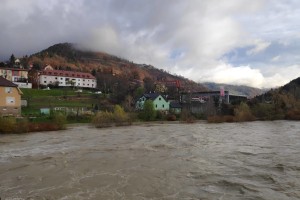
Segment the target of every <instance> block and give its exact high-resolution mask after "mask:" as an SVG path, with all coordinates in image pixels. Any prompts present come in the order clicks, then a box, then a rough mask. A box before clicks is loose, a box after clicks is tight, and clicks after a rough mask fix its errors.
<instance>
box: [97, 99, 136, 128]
mask: <svg viewBox="0 0 300 200" xmlns="http://www.w3.org/2000/svg"><path fill="white" fill-rule="evenodd" d="M92 123H93V124H94V125H95V126H96V127H97V128H103V127H109V126H113V125H116V126H122V125H130V124H131V118H130V117H129V115H128V114H127V113H126V112H125V111H124V109H123V108H122V107H121V106H119V105H116V106H115V107H114V111H113V112H109V111H101V112H98V113H97V114H96V115H95V117H94V118H93V120H92Z"/></svg>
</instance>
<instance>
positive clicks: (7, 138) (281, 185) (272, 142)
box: [0, 121, 300, 200]
mask: <svg viewBox="0 0 300 200" xmlns="http://www.w3.org/2000/svg"><path fill="white" fill-rule="evenodd" d="M0 198H1V199H2V200H13V199H14V200H23V199H26V200H35V199H38V200H40V199H45V200H46V199H47V200H52V199H53V200H57V199H60V200H76V199H95V200H96V199H97V200H98V199H104V200H109V199H116V200H117V199H118V200H119V199H123V200H140V199H141V200H144V199H145V200H150V199H151V200H158V199H166V200H171V199H186V200H192V199H201V200H202V199H216V200H225V199H228V200H235V199H243V200H244V199H246V200H250V199H253V200H266V199H268V200H277V199H278V200H285V199H288V200H294V199H300V123H299V122H292V121H273V122H250V123H227V124H207V123H205V122H200V123H195V124H168V123H166V124H147V125H138V126H129V127H116V128H107V129H96V128H93V127H89V126H87V125H83V126H77V127H76V126H74V127H70V128H69V129H68V130H65V131H58V132H41V133H32V134H24V135H2V136H0Z"/></svg>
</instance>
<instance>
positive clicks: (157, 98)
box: [135, 93, 170, 111]
mask: <svg viewBox="0 0 300 200" xmlns="http://www.w3.org/2000/svg"><path fill="white" fill-rule="evenodd" d="M146 100H152V101H153V106H154V109H155V110H159V111H169V109H170V102H168V101H167V100H166V99H165V98H164V97H163V96H162V95H160V94H157V93H151V94H144V95H143V96H142V97H141V98H139V99H138V101H137V102H136V104H135V109H136V110H143V109H144V104H145V101H146Z"/></svg>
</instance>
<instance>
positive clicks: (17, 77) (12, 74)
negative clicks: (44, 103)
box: [0, 68, 32, 88]
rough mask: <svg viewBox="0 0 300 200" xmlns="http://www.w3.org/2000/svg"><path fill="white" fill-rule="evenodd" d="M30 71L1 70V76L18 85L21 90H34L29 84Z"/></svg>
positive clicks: (16, 69) (19, 69) (17, 69)
mask: <svg viewBox="0 0 300 200" xmlns="http://www.w3.org/2000/svg"><path fill="white" fill-rule="evenodd" d="M28 71H29V70H28V69H22V68H0V76H2V77H4V78H6V79H7V80H9V81H11V82H13V83H14V84H17V85H18V86H19V87H20V88H32V84H31V83H28Z"/></svg>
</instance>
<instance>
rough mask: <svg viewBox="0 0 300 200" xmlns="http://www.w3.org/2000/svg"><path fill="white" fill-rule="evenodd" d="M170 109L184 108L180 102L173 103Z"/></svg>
mask: <svg viewBox="0 0 300 200" xmlns="http://www.w3.org/2000/svg"><path fill="white" fill-rule="evenodd" d="M170 108H182V105H181V104H180V103H179V102H178V101H171V102H170Z"/></svg>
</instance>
